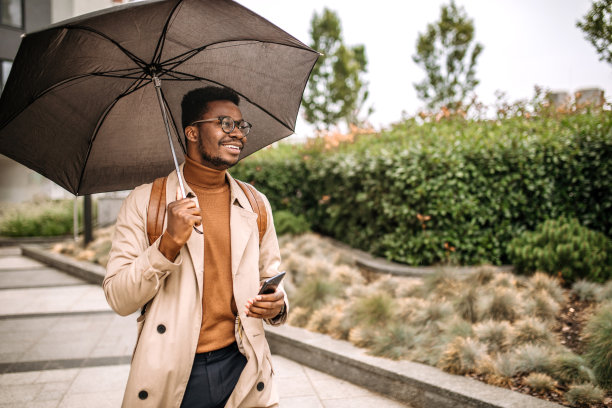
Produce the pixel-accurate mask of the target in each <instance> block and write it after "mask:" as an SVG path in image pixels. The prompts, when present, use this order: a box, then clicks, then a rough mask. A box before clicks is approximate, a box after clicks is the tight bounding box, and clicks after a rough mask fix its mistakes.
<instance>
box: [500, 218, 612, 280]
mask: <svg viewBox="0 0 612 408" xmlns="http://www.w3.org/2000/svg"><path fill="white" fill-rule="evenodd" d="M508 255H509V257H510V261H511V262H512V263H513V264H514V266H515V268H516V270H517V271H518V272H521V273H530V272H534V271H536V270H539V271H543V272H547V273H549V274H551V275H558V274H559V275H561V276H562V277H563V279H565V280H566V281H568V282H573V281H575V280H577V279H580V278H585V279H589V280H592V281H596V282H603V281H606V280H607V279H610V278H612V241H610V239H609V238H608V237H606V236H605V235H604V234H602V233H601V232H597V231H593V230H590V229H588V228H586V227H583V226H582V225H580V222H579V221H578V220H577V219H575V218H570V219H567V218H565V217H560V218H559V219H556V220H547V221H546V222H544V223H542V224H540V225H538V227H537V228H536V230H535V231H533V232H524V233H523V234H521V235H520V236H518V237H516V238H515V239H513V240H512V241H511V242H510V244H509V245H508Z"/></svg>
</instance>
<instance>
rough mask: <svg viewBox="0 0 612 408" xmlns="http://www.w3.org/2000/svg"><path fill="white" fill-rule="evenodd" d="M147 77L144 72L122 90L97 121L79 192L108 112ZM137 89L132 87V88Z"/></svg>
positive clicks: (80, 180)
mask: <svg viewBox="0 0 612 408" xmlns="http://www.w3.org/2000/svg"><path fill="white" fill-rule="evenodd" d="M145 77H146V74H144V73H143V75H142V76H141V77H140V78H139V79H137V80H136V81H134V82H133V83H132V84H131V85H130V86H129V87H128V89H126V90H125V91H124V92H122V93H121V94H120V95H119V96H117V97H116V98H115V99H114V100H113V101H112V102H111V103H110V104H109V105H108V106H107V107H106V109H105V110H104V113H103V114H102V116H101V117H100V119H99V120H98V123H96V128H95V129H94V132H93V135H92V137H91V141H90V142H89V146H88V148H87V155H85V164H84V165H83V170H81V175H80V176H79V183H78V185H77V186H76V187H77V188H76V191H77V194H78V191H79V189H80V188H81V184H82V183H83V176H85V169H86V168H87V162H88V161H89V156H90V155H91V149H92V147H93V144H94V142H95V141H96V137H97V136H98V132H99V131H100V128H101V127H102V124H103V123H104V121H105V120H106V117H107V116H108V114H109V113H110V111H111V110H112V109H113V107H114V106H115V105H116V104H117V102H119V100H120V99H121V98H123V97H125V96H127V95H129V94H131V93H133V92H135V91H136V90H137V89H139V88H138V86H137V85H136V83H138V82H142V80H143V79H144V78H145ZM133 87H134V88H135V89H132V88H133Z"/></svg>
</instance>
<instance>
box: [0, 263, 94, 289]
mask: <svg viewBox="0 0 612 408" xmlns="http://www.w3.org/2000/svg"><path fill="white" fill-rule="evenodd" d="M0 262H2V258H0ZM82 284H83V281H82V280H80V279H78V278H75V277H74V276H70V275H67V274H65V273H62V272H58V271H57V270H55V269H51V268H45V269H39V270H36V269H34V270H32V269H25V270H20V271H4V272H1V273H0V289H9V288H25V287H50V286H68V285H82Z"/></svg>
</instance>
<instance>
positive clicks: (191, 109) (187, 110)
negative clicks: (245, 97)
mask: <svg viewBox="0 0 612 408" xmlns="http://www.w3.org/2000/svg"><path fill="white" fill-rule="evenodd" d="M212 101H230V102H232V103H233V104H234V105H236V106H238V104H239V103H240V97H239V96H238V94H237V93H236V92H235V91H233V90H231V89H229V88H225V87H219V86H206V87H204V88H197V89H194V90H191V91H189V92H187V93H186V94H185V96H183V101H182V102H181V109H182V116H181V121H182V124H183V131H184V130H185V128H186V127H187V126H189V125H191V124H192V123H193V122H195V121H196V120H198V119H200V118H201V117H202V115H204V114H205V113H206V111H207V110H208V103H209V102H212Z"/></svg>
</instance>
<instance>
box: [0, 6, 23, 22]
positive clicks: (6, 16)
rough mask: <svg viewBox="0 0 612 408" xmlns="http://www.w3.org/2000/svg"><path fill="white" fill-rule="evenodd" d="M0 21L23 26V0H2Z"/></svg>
mask: <svg viewBox="0 0 612 408" xmlns="http://www.w3.org/2000/svg"><path fill="white" fill-rule="evenodd" d="M0 23H1V24H2V25H6V26H10V27H16V28H23V0H0Z"/></svg>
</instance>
